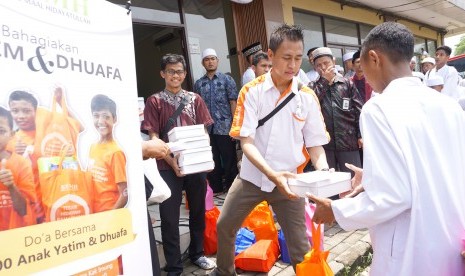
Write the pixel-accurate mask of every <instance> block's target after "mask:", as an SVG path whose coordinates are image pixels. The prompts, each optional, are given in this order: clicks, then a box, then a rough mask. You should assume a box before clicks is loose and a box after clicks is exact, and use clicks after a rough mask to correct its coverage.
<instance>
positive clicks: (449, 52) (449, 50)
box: [436, 45, 452, 56]
mask: <svg viewBox="0 0 465 276" xmlns="http://www.w3.org/2000/svg"><path fill="white" fill-rule="evenodd" d="M439 50H443V51H444V52H446V55H447V56H450V54H452V49H451V48H450V47H449V46H446V45H443V46H441V47H439V48H437V49H436V52H437V51H439Z"/></svg>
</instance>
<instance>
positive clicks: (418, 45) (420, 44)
mask: <svg viewBox="0 0 465 276" xmlns="http://www.w3.org/2000/svg"><path fill="white" fill-rule="evenodd" d="M425 49H426V44H425V39H424V38H421V37H415V46H414V47H413V51H414V53H415V54H416V55H420V56H421V55H422V54H423V51H425Z"/></svg>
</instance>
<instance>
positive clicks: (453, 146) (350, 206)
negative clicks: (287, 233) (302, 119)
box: [332, 77, 465, 276]
mask: <svg viewBox="0 0 465 276" xmlns="http://www.w3.org/2000/svg"><path fill="white" fill-rule="evenodd" d="M360 124H361V131H362V137H363V146H364V147H363V152H364V159H363V164H364V170H363V180H362V185H363V187H364V188H365V192H363V193H361V194H360V195H358V196H357V197H355V198H349V199H341V200H336V201H333V202H332V208H333V211H334V215H335V218H336V221H337V222H338V223H339V225H340V226H341V227H342V228H343V229H345V230H352V229H357V228H368V229H369V231H370V236H371V241H372V244H373V251H374V256H373V263H372V266H371V268H370V273H371V274H372V275H383V276H384V275H389V276H390V275H396V276H397V275H408V276H410V275H422V276H423V275H464V273H465V262H464V261H463V260H462V257H461V256H460V252H461V248H462V245H461V237H462V236H463V235H464V234H465V113H464V112H463V111H462V109H461V108H460V106H459V105H458V104H457V102H456V101H454V100H452V99H451V98H449V97H446V96H444V95H442V94H440V93H438V92H436V91H435V90H432V89H430V88H428V87H426V86H424V85H422V84H421V81H420V80H419V79H417V78H415V77H408V78H401V79H396V80H394V81H392V82H391V83H390V84H389V85H388V87H387V88H386V89H385V90H384V91H383V93H382V94H380V95H379V96H377V97H374V98H372V99H371V100H370V101H368V102H367V103H366V104H365V106H364V107H363V109H362V114H361V116H360Z"/></svg>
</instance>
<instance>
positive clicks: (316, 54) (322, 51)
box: [312, 47, 333, 61]
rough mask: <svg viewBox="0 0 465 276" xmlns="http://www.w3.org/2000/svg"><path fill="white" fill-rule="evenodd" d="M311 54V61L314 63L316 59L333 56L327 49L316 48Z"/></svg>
mask: <svg viewBox="0 0 465 276" xmlns="http://www.w3.org/2000/svg"><path fill="white" fill-rule="evenodd" d="M312 54H313V61H315V60H316V59H317V58H319V57H322V56H330V57H332V56H333V53H332V52H331V49H329V48H328V47H320V48H316V49H315V51H313V52H312Z"/></svg>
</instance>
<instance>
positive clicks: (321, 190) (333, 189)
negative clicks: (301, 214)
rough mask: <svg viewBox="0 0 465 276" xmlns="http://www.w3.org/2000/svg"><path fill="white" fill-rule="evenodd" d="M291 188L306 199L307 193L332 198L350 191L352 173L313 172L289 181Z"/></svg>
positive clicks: (299, 175)
mask: <svg viewBox="0 0 465 276" xmlns="http://www.w3.org/2000/svg"><path fill="white" fill-rule="evenodd" d="M288 184H289V188H290V189H291V191H292V192H294V193H296V194H297V195H298V196H300V197H306V195H305V194H306V193H307V192H308V193H311V194H314V195H316V196H318V197H330V196H334V195H338V194H340V193H343V192H347V191H349V190H350V189H351V188H352V187H351V184H350V173H348V172H328V171H313V172H308V173H302V174H298V175H297V178H295V179H293V178H289V179H288Z"/></svg>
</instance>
